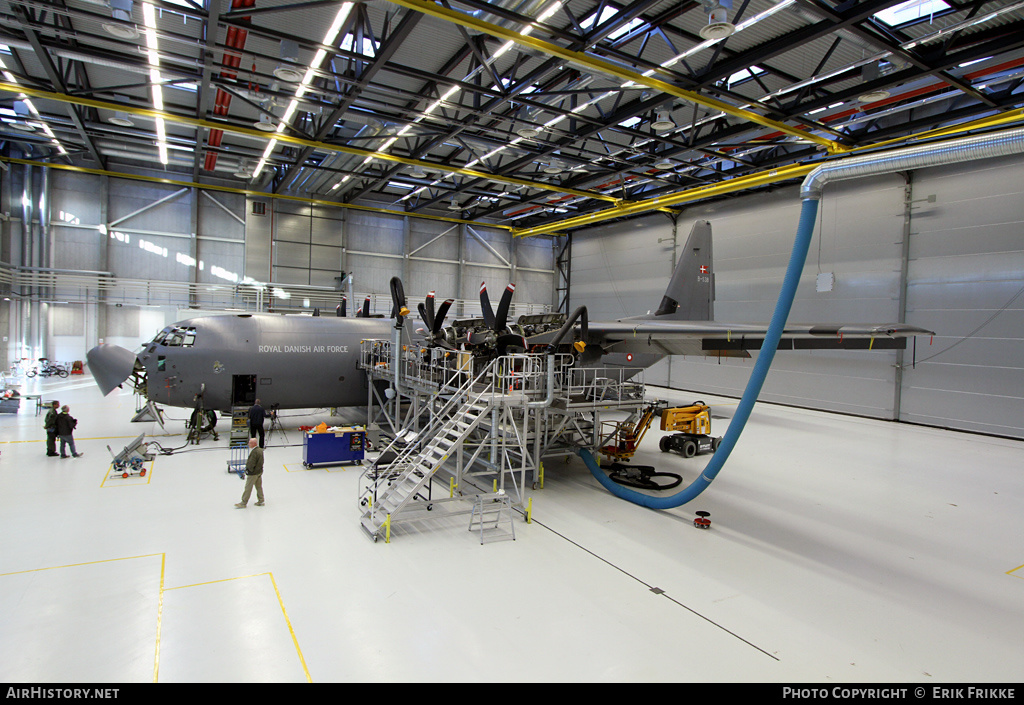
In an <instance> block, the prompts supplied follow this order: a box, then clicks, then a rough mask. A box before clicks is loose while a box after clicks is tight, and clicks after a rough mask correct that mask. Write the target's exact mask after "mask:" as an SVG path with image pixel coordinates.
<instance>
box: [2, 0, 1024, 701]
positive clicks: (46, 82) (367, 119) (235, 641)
mask: <svg viewBox="0 0 1024 705" xmlns="http://www.w3.org/2000/svg"><path fill="white" fill-rule="evenodd" d="M0 17H2V22H0V37H2V38H0V45H2V46H0V62H2V64H3V81H2V82H0V91H2V92H0V139H2V147H0V167H2V169H3V171H2V172H0V210H2V212H3V222H2V223H0V287H2V289H3V294H4V296H3V301H2V302H0V329H2V330H4V331H5V336H4V338H5V339H4V344H3V345H0V356H2V358H3V359H0V369H10V372H9V373H8V374H7V375H5V381H6V382H7V386H8V388H10V389H15V390H17V391H19V393H21V394H23V395H26V396H28V398H26V399H24V400H23V401H22V402H21V404H20V408H19V409H17V410H16V413H12V414H0V469H2V472H0V483H2V487H0V497H2V499H0V503H2V506H3V509H4V511H3V512H2V513H0V516H2V518H0V526H2V532H0V534H2V536H3V537H4V543H5V550H4V551H3V554H2V557H0V595H2V596H3V599H2V600H0V610H2V618H0V623H3V624H4V625H5V628H4V629H3V630H0V654H2V655H3V658H2V659H0V674H2V675H3V679H4V680H6V681H9V682H79V681H80V682H87V681H88V682H154V681H156V682H199V681H234V682H249V681H288V682H290V681H299V682H301V681H321V682H323V681H353V680H355V681H446V682H448V681H496V680H513V679H514V680H520V681H521V680H537V681H591V682H592V681H635V680H671V681H682V680H697V681H777V682H782V681H801V682H821V681H826V680H831V681H837V682H868V681H870V682H895V681H904V682H923V683H929V682H932V681H934V682H936V683H938V682H947V681H967V680H973V681H988V682H998V681H1013V680H1014V679H1015V676H1016V675H1017V674H1019V673H1020V669H1021V667H1022V666H1024V648H1022V646H1021V643H1020V639H1019V634H1020V632H1021V628H1022V627H1024V623H1022V622H1024V618H1022V615H1021V613H1020V610H1019V604H1020V595H1021V590H1024V583H1021V580H1022V579H1024V565H1021V564H1022V563H1024V557H1022V556H1021V554H1020V552H1019V550H1020V549H1019V547H1018V546H1016V545H1014V542H1013V541H1012V537H1014V536H1017V535H1019V534H1020V531H1021V519H1020V516H1019V511H1017V508H1018V507H1019V506H1020V501H1021V500H1022V499H1024V486H1022V478H1021V474H1020V468H1021V467H1024V462H1022V461H1024V446H1022V439H1024V371H1022V361H1024V336H1022V335H1021V333H1020V331H1021V330H1024V320H1022V319H1024V296H1022V294H1024V274H1022V273H1024V239H1022V237H1021V226H1022V223H1024V205H1022V203H1024V200H1022V198H1021V191H1022V186H1021V184H1024V166H1022V161H1021V158H1020V156H996V157H992V158H984V159H977V160H972V161H968V162H966V163H958V164H945V165H937V166H922V167H920V168H913V169H904V170H898V171H894V172H892V173H888V174H885V175H881V176H874V177H872V178H869V179H859V180H851V181H846V182H841V183H837V184H830V185H829V186H827V187H826V188H825V190H824V192H823V194H822V197H821V200H820V206H819V208H818V212H817V216H816V219H815V223H814V231H813V239H812V240H811V246H810V251H809V254H808V257H807V261H806V263H805V265H804V267H803V273H802V276H801V278H800V284H799V287H798V288H797V290H796V294H795V299H794V303H793V309H792V312H791V314H790V316H789V319H790V320H791V321H804V322H856V323H873V322H898V323H908V324H913V325H916V326H920V327H922V328H924V329H927V330H929V331H934V332H935V334H934V336H918V337H917V338H915V339H914V340H913V341H912V342H911V343H909V344H908V347H907V349H905V350H874V349H872V350H805V351H796V350H793V351H786V350H782V351H780V352H779V354H778V355H777V356H776V357H775V359H774V362H773V364H772V369H771V373H770V374H769V375H768V377H767V380H766V382H765V386H764V387H763V390H762V391H761V394H760V396H759V399H760V403H759V404H758V405H757V407H756V408H755V411H754V412H753V414H752V415H751V417H750V420H749V423H748V424H747V426H746V428H745V430H744V436H743V440H742V442H740V443H738V444H737V446H736V448H735V450H734V452H733V453H732V455H731V456H730V459H729V461H728V466H727V467H726V468H725V470H724V472H723V473H722V476H721V478H719V479H717V480H716V481H715V483H714V484H713V485H712V486H711V487H710V488H709V489H708V490H707V491H706V492H705V493H703V494H702V495H701V496H700V497H699V499H698V500H696V501H693V502H690V503H688V504H685V505H683V506H681V507H678V508H674V509H670V510H651V509H646V508H642V507H638V506H636V505H634V504H632V503H629V502H626V501H623V500H621V499H619V498H617V497H614V496H612V495H611V494H609V493H608V492H607V491H605V490H604V489H603V488H602V487H601V486H600V485H599V484H598V483H597V482H595V480H594V478H593V477H592V476H591V475H590V473H589V472H588V470H587V468H586V467H585V465H584V463H583V462H582V461H581V460H580V458H572V457H568V459H565V458H558V459H557V460H554V461H552V462H549V463H547V467H546V468H545V472H544V480H543V482H542V483H534V486H533V487H529V486H527V487H523V488H522V497H521V498H520V499H521V500H522V502H521V505H520V506H519V507H518V508H517V511H516V512H515V513H514V516H513V526H514V532H515V540H514V541H503V542H496V543H493V544H488V545H481V543H480V542H479V541H477V540H476V535H475V534H474V533H473V532H472V531H467V528H466V520H467V519H466V517H464V516H459V517H445V516H441V517H432V518H430V519H429V520H424V521H422V522H419V521H417V522H410V523H407V524H404V525H402V526H401V527H400V528H396V531H395V535H394V540H393V541H389V542H388V543H387V544H386V545H383V544H382V542H374V541H370V540H368V539H367V537H366V536H365V534H363V532H361V531H360V527H359V522H358V517H359V513H360V509H359V507H358V502H357V498H358V496H359V489H358V483H359V480H360V469H359V468H356V467H331V468H307V467H305V466H304V465H303V463H302V432H301V431H299V430H298V429H299V426H300V425H315V424H317V423H320V422H321V421H322V422H325V423H328V424H338V423H346V424H348V423H361V422H362V421H365V414H362V412H361V410H358V409H357V410H353V409H341V410H336V411H332V410H328V409H309V410H304V411H302V412H294V413H293V412H289V413H287V414H283V415H282V420H283V428H282V429H279V430H276V431H275V432H273V433H271V436H270V438H269V442H268V449H267V473H266V485H267V505H266V506H264V507H253V506H251V505H250V506H249V507H248V508H246V509H245V510H236V509H233V508H232V506H231V505H232V504H233V503H234V502H235V501H237V499H238V494H239V492H240V490H241V483H240V482H239V478H238V477H237V476H236V475H234V474H232V473H229V472H225V469H224V468H225V461H226V459H227V457H228V453H229V449H228V447H227V443H226V442H225V441H224V439H221V441H220V442H214V441H212V440H204V441H203V442H202V443H200V444H199V445H196V446H195V447H192V446H186V447H185V448H184V449H182V450H179V451H178V452H175V453H174V454H171V455H163V454H160V455H157V456H156V458H155V459H154V460H152V461H151V463H150V465H149V466H148V470H149V471H148V472H147V474H146V475H145V476H142V477H129V478H120V477H116V476H114V475H112V474H111V468H112V463H111V454H112V453H116V452H117V451H118V450H119V449H120V448H121V447H122V446H124V445H126V444H128V443H129V442H130V441H131V440H132V439H133V438H135V437H136V436H137V435H138V434H139V433H145V434H146V435H147V436H148V437H149V438H150V439H153V440H155V441H157V442H158V443H159V444H161V445H162V446H167V447H171V446H178V447H181V446H182V445H183V443H184V434H185V431H184V430H183V429H184V421H185V419H186V417H187V415H188V410H186V409H173V408H169V409H168V410H167V418H168V420H167V422H166V423H165V424H164V425H162V426H161V425H160V424H158V423H156V422H155V421H144V422H141V423H130V418H131V416H132V415H133V413H134V412H136V411H137V410H138V408H139V399H138V397H136V396H135V395H133V394H132V392H131V390H129V389H118V390H115V391H113V392H112V393H111V394H109V395H107V396H103V395H102V394H101V393H100V391H99V390H98V389H97V388H96V385H95V383H94V382H93V381H92V379H90V377H89V370H88V369H86V370H84V371H85V375H84V376H82V377H78V376H71V377H68V378H49V377H47V378H42V377H39V376H37V377H31V378H30V377H26V376H25V375H24V373H25V372H26V371H27V370H28V369H31V368H32V367H34V366H36V362H37V361H38V359H39V358H48V359H50V360H54V361H59V362H64V363H68V364H69V365H70V364H71V363H73V362H75V361H83V360H85V354H86V352H87V351H88V350H89V349H91V348H92V347H94V346H96V345H98V344H100V343H107V344H115V345H119V346H121V347H124V348H127V349H132V350H134V349H138V348H139V346H140V345H141V344H142V343H144V342H146V341H148V340H150V339H151V338H152V337H153V335H154V334H155V333H157V332H158V331H159V330H161V329H162V328H164V327H165V326H167V325H170V324H172V323H174V322H175V321H179V320H182V319H186V318H190V317H193V316H196V315H199V314H202V313H257V312H268V313H276V314H292V315H309V314H311V313H312V311H313V310H314V309H318V310H319V312H320V313H321V315H330V316H333V315H334V312H335V308H336V307H337V306H338V305H339V303H340V301H341V298H342V297H343V296H344V297H346V305H347V307H348V311H347V313H351V312H353V311H354V310H355V308H356V306H357V305H361V302H362V301H363V300H364V299H368V300H369V306H370V311H371V312H372V313H374V314H380V315H383V316H388V315H390V313H389V312H390V311H391V309H392V297H391V295H390V293H389V280H391V278H392V277H395V276H398V277H400V278H401V280H402V281H403V283H404V286H405V291H406V293H407V294H408V295H409V300H410V302H412V303H413V304H415V302H418V301H420V300H422V299H423V297H424V296H425V295H426V294H427V292H430V291H436V292H437V295H438V297H439V298H442V299H443V298H452V299H453V300H454V304H453V308H452V316H453V317H456V316H457V317H467V318H470V317H478V316H480V315H481V314H482V304H481V302H480V300H479V298H478V289H479V286H480V282H481V281H484V282H486V283H487V284H488V285H489V287H490V289H491V291H492V295H493V292H497V291H500V290H501V289H502V288H503V287H504V286H505V284H506V283H508V282H514V283H515V287H516V288H515V296H514V299H513V301H512V309H511V315H512V316H513V317H517V316H519V315H531V314H539V313H548V312H561V313H566V314H568V313H570V312H572V311H573V310H574V309H576V308H577V307H578V306H580V305H586V306H587V308H588V312H589V317H590V320H591V321H602V320H613V319H620V318H624V317H628V316H638V315H643V314H646V313H648V312H651V311H652V310H654V309H656V308H657V307H658V305H659V302H660V301H661V298H662V295H663V293H664V292H665V287H666V284H667V282H668V280H669V278H670V277H671V276H672V273H673V271H674V268H675V265H676V263H677V262H678V261H679V259H680V258H681V257H683V256H684V251H683V249H684V248H683V245H684V242H685V240H686V237H687V235H688V233H689V232H690V229H691V226H693V224H694V223H696V222H698V221H708V222H709V223H710V224H711V228H712V232H713V236H714V266H715V269H714V287H715V320H720V321H734V322H765V321H768V320H769V319H770V318H771V317H772V312H773V309H774V307H775V304H776V300H777V299H779V298H780V293H779V291H780V284H781V282H782V280H783V278H784V276H785V273H786V270H787V263H788V261H789V258H790V249H791V248H792V246H793V241H794V233H795V232H796V231H797V229H798V220H799V218H800V204H801V186H800V184H801V180H802V179H803V178H804V177H805V176H806V175H807V174H808V173H810V171H811V170H812V169H813V168H815V167H817V166H820V165H822V164H827V163H830V162H833V161H835V162H838V163H841V162H842V160H843V159H844V158H845V157H847V156H852V157H856V156H857V155H860V154H868V155H871V154H877V153H881V152H883V151H884V150H886V149H890V148H893V149H895V148H900V147H906V146H913V145H924V146H927V145H929V144H932V143H939V142H941V141H945V140H956V139H959V138H961V137H965V136H975V135H989V134H993V135H998V134H1001V133H1000V131H1001V130H1005V129H1008V128H1014V127H1018V126H1019V121H1020V120H1021V118H1022V113H1021V112H1020V104H1021V102H1024V98H1022V97H1024V86H1022V78H1024V68H1022V67H1024V49H1022V46H1021V45H1022V42H1024V3H1020V2H1009V1H1006V2H984V1H981V0H975V1H968V0H946V1H945V2H943V1H942V0H932V1H930V2H928V1H925V2H921V1H914V2H909V3H908V2H894V1H893V0H869V1H868V2H859V3H858V2H833V1H832V0H795V1H794V0H782V1H781V2H775V1H770V0H748V1H746V2H741V1H740V0H732V1H731V2H729V1H723V0H719V2H717V3H712V2H675V1H672V2H669V1H667V0H637V1H636V2H632V3H612V2H604V1H600V2H595V1H593V0H554V1H552V0H549V1H547V2H544V1H540V0H537V1H531V0H524V1H522V2H501V3H487V2H477V1H475V0H461V1H460V2H456V3H451V4H434V3H429V2H425V1H423V0H402V1H401V2H383V1H381V0H371V1H369V2H360V3H350V2H340V3H339V2H333V1H332V2H313V3H289V2H285V1H282V0H275V1H272V2H263V1H262V0H231V2H228V1H227V0H222V1H221V2H217V1H215V0H214V1H211V0H206V1H205V2H191V1H190V0H181V1H180V2H177V1H175V2H172V1H160V0H156V1H153V2H149V1H138V2H131V1H127V0H111V2H102V3H101V2H95V1H94V0H58V1H56V2H41V1H40V2H20V1H15V0H4V1H3V2H2V3H0ZM325 30H326V34H325ZM321 37H322V41H321ZM343 273H344V274H351V279H350V280H344V279H343ZM410 308H412V306H411V307H410ZM757 359H758V353H757V352H756V351H751V357H750V358H739V357H730V356H720V355H710V356H697V355H685V356H684V355H672V356H667V357H665V358H664V359H663V360H661V361H660V362H658V363H657V364H655V365H653V366H651V367H649V368H648V369H646V370H645V372H644V374H643V380H644V382H645V383H646V385H647V395H648V397H650V398H659V399H663V400H666V402H667V403H668V404H670V405H685V404H688V403H690V402H692V401H694V400H695V399H700V400H703V401H705V402H707V403H708V404H710V405H711V410H712V425H713V434H714V435H716V436H719V435H721V434H722V433H723V432H724V431H725V429H727V428H728V427H729V424H730V421H731V419H732V417H733V414H734V411H735V409H736V408H737V404H738V400H739V399H740V398H741V396H742V395H743V392H744V388H745V386H746V385H747V382H748V378H749V377H750V376H751V370H752V368H753V367H754V365H755V363H756V360H757ZM34 395H35V396H38V398H39V400H40V401H42V400H47V401H48V400H51V399H59V400H60V401H61V402H62V403H68V404H69V405H70V406H71V413H72V415H74V416H75V417H77V418H78V419H79V421H80V423H79V427H78V430H77V431H76V433H75V436H76V443H77V444H78V449H79V451H83V452H84V457H83V458H81V459H60V458H49V457H45V455H44V452H43V446H44V436H45V434H44V432H43V431H42V428H41V426H42V417H41V416H40V415H38V414H37V404H36V401H34V398H33V397H34ZM613 416H614V414H613ZM663 435H664V433H663V432H661V431H659V430H658V429H656V428H652V430H651V437H650V438H649V439H648V440H647V441H646V442H645V443H644V444H643V445H642V446H641V447H640V449H639V450H638V452H637V454H636V456H635V458H634V460H635V462H636V463H637V464H650V465H651V466H654V467H656V468H658V469H659V470H666V471H670V472H677V473H679V474H680V475H681V476H682V477H683V479H684V481H685V482H687V483H689V482H690V481H695V480H696V479H697V478H698V477H699V476H700V475H701V473H702V469H703V468H704V467H705V465H706V464H707V463H708V462H709V461H708V456H698V457H694V458H681V457H679V456H678V455H676V454H672V453H663V452H660V451H659V449H658V447H657V446H658V439H659V437H660V436H663ZM651 438H653V440H651ZM108 448H110V449H111V450H110V451H108ZM371 457H372V454H371ZM438 491H447V490H446V488H439V490H438ZM527 503H529V505H528V506H529V507H530V510H529V512H527V511H526V507H527ZM696 511H707V512H710V517H711V521H712V524H711V529H710V530H708V531H698V530H696V528H695V526H694V524H693V519H694V516H695V512H696Z"/></svg>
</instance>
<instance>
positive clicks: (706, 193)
mask: <svg viewBox="0 0 1024 705" xmlns="http://www.w3.org/2000/svg"><path fill="white" fill-rule="evenodd" d="M1021 120H1024V109H1018V110H1010V111H1007V112H1005V113H1000V114H998V115H990V116H988V117H983V118H979V119H977V120H972V121H971V122H965V123H963V124H961V125H954V126H951V127H940V128H937V129H935V130H928V131H926V132H919V133H917V134H913V135H908V136H906V137H897V138H894V139H890V140H885V141H883V142H877V143H874V144H869V145H865V146H863V147H856V148H854V149H852V150H850V151H849V152H847V153H846V154H843V155H841V156H838V157H836V158H835V160H836V161H842V160H843V159H845V158H849V157H853V156H857V155H859V154H861V153H863V152H866V151H868V150H877V149H884V148H886V147H894V146H896V145H905V144H908V143H914V142H920V141H923V140H929V139H938V138H942V137H953V136H956V135H963V134H966V133H968V132H973V131H975V130H984V129H991V128H994V127H1000V126H1002V125H1006V124H1009V123H1014V122H1020V121H1021ZM824 163H825V162H824V161H816V162H811V163H804V164H793V165H791V166H788V167H778V168H776V169H768V170H765V171H759V172H756V173H753V174H747V175H746V176H739V177H736V178H735V179H729V180H728V181H723V182H721V183H719V184H712V185H709V186H698V187H696V188H692V189H687V190H685V191H679V192H677V193H673V194H669V195H667V196H658V197H656V198H649V199H647V200H643V201H634V202H632V203H628V204H622V205H619V206H616V207H614V208H607V209H605V210H603V211H597V212H596V213H590V214H588V215H580V216H576V217H574V218H568V219H566V220H561V221H559V222H557V223H549V224H548V225H538V226H536V227H533V228H513V229H512V235H513V236H514V237H531V236H533V235H548V234H551V233H557V232H558V231H561V230H569V229H571V228H580V227H583V226H586V225H592V224H595V223H600V222H602V221H605V220H611V219H613V218H621V217H623V216H627V215H637V214H639V213H643V212H645V211H652V210H664V209H669V208H670V207H672V206H678V205H681V204H683V203H688V202H690V201H697V200H700V199H703V198H710V197H712V196H721V195H723V194H726V193H734V192H736V191H742V190H744V189H748V188H754V187H757V186H766V185H768V184H772V183H777V182H779V181H785V180H787V179H798V178H800V177H802V176H806V175H807V174H809V173H810V172H811V171H813V170H814V169H815V168H817V167H819V166H821V165H822V164H824Z"/></svg>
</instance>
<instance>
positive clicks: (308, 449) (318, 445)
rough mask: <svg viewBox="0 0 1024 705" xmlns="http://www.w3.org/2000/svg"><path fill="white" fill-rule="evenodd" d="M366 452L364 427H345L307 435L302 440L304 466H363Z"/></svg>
mask: <svg viewBox="0 0 1024 705" xmlns="http://www.w3.org/2000/svg"><path fill="white" fill-rule="evenodd" d="M365 450H366V431H365V429H364V428H363V427H362V426H344V427H340V428H338V429H337V430H334V431H328V432H326V433H308V432H307V433H305V434H303V438H302V464H303V465H305V466H306V467H307V468H309V467H313V466H314V465H337V464H339V463H355V464H357V465H361V464H362V462H363V454H364V452H365Z"/></svg>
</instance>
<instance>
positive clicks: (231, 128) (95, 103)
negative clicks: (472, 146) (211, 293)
mask: <svg viewBox="0 0 1024 705" xmlns="http://www.w3.org/2000/svg"><path fill="white" fill-rule="evenodd" d="M0 91H7V92H10V93H24V94H25V95H27V96H29V97H31V98H40V99H43V100H53V101H57V102H60V103H70V104H72V105H82V106H85V107H88V108H97V109H101V110H115V111H119V112H124V113H130V114H132V115H139V116H141V117H145V118H150V119H155V118H158V117H159V118H163V119H164V120H166V121H168V122H174V123H178V124H180V125H189V126H191V127H197V128H206V129H209V130H221V131H223V132H230V133H232V134H236V135H245V136H246V137H252V138H253V139H257V140H260V141H261V142H266V141H267V140H270V139H276V140H277V141H278V142H280V143H283V144H291V145H296V146H299V147H310V148H312V149H320V150H324V151H328V152H341V153H343V154H352V155H355V156H358V157H374V158H375V159H380V160H382V161H388V162H396V163H399V164H405V165H407V166H418V167H422V168H424V169H430V170H432V171H446V172H450V173H452V174H459V175H461V176H468V177H471V178H474V179H486V180H488V181H497V182H501V183H506V184H513V185H515V186H526V187H528V188H534V189H539V190H541V191H553V192H555V193H565V194H569V195H570V196H580V197H583V198H594V199H597V200H600V201H607V202H609V203H620V202H621V200H620V199H618V198H615V197H614V196H606V195H605V194H603V193H596V192H593V191H579V190H576V189H571V188H565V187H562V186H557V185H553V184H548V183H543V182H540V181H527V180H526V179H517V178H515V177H514V176H502V175H499V174H489V173H487V172H483V171H476V170H475V169H463V168H460V167H453V166H446V165H444V164H435V163H433V162H422V161H419V160H417V159H406V158H405V157H397V156H395V155H393V154H387V153H385V152H374V151H370V150H366V149H357V148H355V147H345V146H343V145H337V144H330V143H327V142H317V141H314V140H307V139H304V138H302V137H295V136H293V135H289V134H286V133H284V132H275V133H273V134H268V133H266V132H262V131H260V130H257V129H255V128H248V127H239V126H237V125H229V124H227V123H224V122H216V121H213V120H202V119H199V118H191V117H186V116H184V115H174V114H172V113H168V112H164V111H162V110H151V109H149V108H137V107H130V106H123V105H117V104H115V103H107V102H105V101H102V100H96V99H94V98H86V97H84V96H73V95H67V94H65V93H54V92H52V91H43V90H39V89H37V88H29V87H27V86H22V85H20V84H17V83H6V82H3V81H0Z"/></svg>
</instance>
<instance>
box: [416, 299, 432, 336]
mask: <svg viewBox="0 0 1024 705" xmlns="http://www.w3.org/2000/svg"><path fill="white" fill-rule="evenodd" d="M416 310H417V311H419V312H420V319H421V320H422V321H423V324H424V325H426V323H427V307H426V306H424V305H423V302H422V301H421V302H420V303H418V304H416ZM417 330H420V329H417ZM426 330H429V326H428V327H427V328H426Z"/></svg>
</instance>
